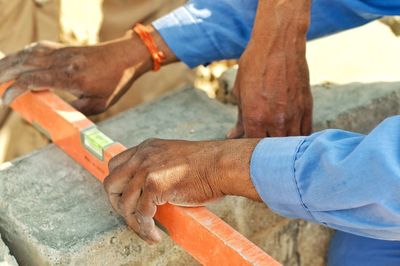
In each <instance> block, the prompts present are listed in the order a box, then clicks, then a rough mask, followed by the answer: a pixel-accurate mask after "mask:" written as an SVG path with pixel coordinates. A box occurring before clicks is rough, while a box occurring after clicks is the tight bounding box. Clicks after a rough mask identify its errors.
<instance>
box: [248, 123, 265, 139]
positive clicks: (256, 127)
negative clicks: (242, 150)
mask: <svg viewBox="0 0 400 266" xmlns="http://www.w3.org/2000/svg"><path fill="white" fill-rule="evenodd" d="M243 128H244V137H245V138H264V137H266V136H267V130H266V125H265V122H263V121H261V120H259V119H255V118H246V119H243Z"/></svg>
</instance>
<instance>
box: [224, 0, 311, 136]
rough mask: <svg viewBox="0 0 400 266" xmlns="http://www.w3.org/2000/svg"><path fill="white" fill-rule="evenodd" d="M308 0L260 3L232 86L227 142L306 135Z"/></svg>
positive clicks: (308, 123)
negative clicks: (234, 112) (233, 120)
mask: <svg viewBox="0 0 400 266" xmlns="http://www.w3.org/2000/svg"><path fill="white" fill-rule="evenodd" d="M309 20H310V0H297V1H291V0H260V1H259V4H258V9H257V15H256V18H255V23H254V28H253V32H252V36H251V39H250V42H249V44H248V46H247V48H246V50H245V51H244V53H243V55H242V56H241V58H240V61H239V70H238V75H237V77H236V82H235V86H234V94H235V96H236V98H237V100H238V107H239V113H238V120H237V124H236V126H235V127H234V128H233V129H232V130H231V131H230V132H229V133H228V138H240V137H250V138H254V137H259V138H261V137H268V136H270V137H278V136H293V135H308V134H310V133H311V129H312V125H311V123H312V95H311V92H310V85H309V73H308V66H307V61H306V34H307V31H308V26H309Z"/></svg>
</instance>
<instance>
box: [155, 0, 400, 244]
mask: <svg viewBox="0 0 400 266" xmlns="http://www.w3.org/2000/svg"><path fill="white" fill-rule="evenodd" d="M257 3H258V2H257V1H256V0H218V1H211V0H194V1H190V2H188V3H187V4H186V5H185V6H183V7H181V8H178V9H176V10H175V11H173V12H172V13H170V14H169V15H167V16H165V17H163V18H161V19H159V20H157V21H155V22H154V23H153V25H154V26H155V28H156V29H157V30H158V31H159V32H160V34H161V35H162V37H163V39H164V40H165V41H166V43H167V44H168V46H169V47H170V48H171V49H172V51H174V53H175V54H176V55H177V57H178V58H179V59H180V60H181V61H183V62H184V63H186V64H187V65H188V66H190V67H193V66H196V65H200V64H205V63H208V62H211V61H214V60H219V59H227V58H238V57H239V56H240V55H241V54H242V52H243V50H244V49H245V47H246V45H247V43H248V41H249V38H250V34H251V30H252V26H253V22H254V17H255V13H256V9H257ZM396 14H400V0H384V1H383V0H313V2H312V11H311V25H310V30H309V33H308V38H309V39H314V38H318V37H321V36H325V35H328V34H332V33H335V32H339V31H342V30H345V29H349V28H353V27H356V26H359V25H362V24H365V23H367V22H369V21H371V20H374V19H377V18H379V17H381V16H383V15H396ZM250 171H251V178H252V181H253V183H254V185H255V187H256V189H257V191H258V193H259V194H260V196H261V197H262V199H263V200H264V202H265V203H266V204H267V205H268V206H269V207H270V208H271V209H272V210H274V211H275V212H277V213H279V214H281V215H284V216H287V217H293V218H302V219H305V220H309V221H313V222H316V223H320V224H324V225H327V226H329V227H331V228H335V229H339V230H341V231H346V232H349V233H353V234H358V235H362V236H367V237H373V238H379V239H387V240H400V116H396V117H392V118H389V119H387V120H385V121H384V122H383V123H381V124H380V125H379V126H378V127H377V128H376V129H375V130H373V131H372V132H371V133H370V134H368V135H361V134H357V133H352V132H346V131H342V130H326V131H322V132H318V133H315V134H313V135H311V136H308V137H290V138H267V139H264V140H262V141H261V142H260V143H259V144H258V145H257V147H256V149H255V150H254V152H253V155H252V159H251V165H250Z"/></svg>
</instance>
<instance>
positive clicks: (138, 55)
mask: <svg viewBox="0 0 400 266" xmlns="http://www.w3.org/2000/svg"><path fill="white" fill-rule="evenodd" d="M149 29H150V34H151V35H152V37H153V39H154V42H155V43H156V45H157V47H158V49H159V50H160V51H162V52H163V53H164V55H165V60H164V61H163V63H162V65H167V64H170V63H173V62H176V61H177V58H176V56H175V54H174V53H173V52H172V50H171V49H170V48H169V47H168V45H167V44H166V43H165V41H164V40H163V39H162V37H161V35H160V34H159V33H158V32H157V30H156V29H154V27H152V26H149ZM106 45H110V48H111V49H110V50H111V52H112V53H114V55H115V57H118V59H119V60H120V63H121V64H122V65H123V67H124V68H126V69H128V68H134V69H135V73H136V76H140V75H143V74H144V73H146V72H148V71H151V70H152V69H153V63H154V62H153V58H152V56H151V54H150V52H149V50H148V49H147V47H146V45H145V44H144V42H143V41H142V40H141V39H140V37H139V36H138V35H137V34H136V33H135V32H133V30H129V31H128V32H127V33H126V34H125V36H124V37H122V38H119V39H117V40H114V41H111V42H108V43H106Z"/></svg>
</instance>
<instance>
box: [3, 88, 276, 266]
mask: <svg viewBox="0 0 400 266" xmlns="http://www.w3.org/2000/svg"><path fill="white" fill-rule="evenodd" d="M12 83H13V81H10V82H7V83H5V84H3V85H0V96H1V95H2V94H3V93H4V92H5V90H6V89H7V88H8V87H9V86H11V85H12ZM11 107H12V109H14V110H15V111H16V112H18V113H19V114H20V115H21V116H22V117H23V118H24V119H26V120H27V121H28V122H29V123H31V124H32V125H34V126H36V127H37V128H38V129H39V130H40V131H41V132H42V133H43V134H45V135H46V136H47V137H48V138H49V139H51V140H52V141H53V142H54V143H55V144H56V145H57V146H58V147H60V148H61V149H62V150H64V152H65V153H67V154H68V155H69V156H70V157H72V158H73V159H74V160H75V161H76V162H78V163H79V164H80V165H82V166H83V167H84V168H86V169H87V170H88V171H89V172H90V173H92V174H93V175H94V176H95V177H96V178H97V179H99V180H100V181H103V180H104V178H105V177H106V176H107V175H108V161H109V160H110V159H111V158H112V157H114V156H115V155H117V154H118V153H120V152H122V151H124V150H125V149H126V148H125V147H124V146H123V145H121V144H120V143H117V142H114V141H113V140H112V139H111V138H109V137H107V136H106V135H105V134H103V133H102V132H101V131H100V130H99V129H98V128H97V127H96V125H95V124H94V123H93V122H91V121H90V120H89V119H87V118H86V117H85V116H84V115H83V114H82V113H80V112H78V111H76V110H75V109H73V108H72V107H71V106H70V105H68V104H67V103H65V102H64V101H63V100H61V99H60V98H59V97H57V96H56V95H55V94H53V93H52V92H50V91H48V90H46V91H40V92H26V93H24V94H22V95H21V96H19V97H17V98H16V99H15V100H14V101H13V103H12V105H11ZM156 220H157V221H158V223H160V224H161V225H162V226H163V227H164V228H165V229H166V231H167V233H168V235H169V236H170V237H171V238H172V239H173V240H174V241H175V242H176V243H177V244H179V245H180V246H181V247H183V248H184V249H185V250H186V251H187V252H188V253H190V254H191V255H192V256H193V257H194V258H195V259H196V260H197V261H199V262H200V263H201V264H204V265H218V266H220V265H281V264H280V263H278V262H277V261H275V260H274V259H273V258H271V257H270V256H268V255H267V254H266V253H264V252H263V251H262V250H261V249H260V248H259V247H257V246H256V245H254V244H253V243H251V242H250V241H249V240H248V239H246V238H245V237H244V236H242V235H241V234H239V233H238V232H236V231H235V230H234V229H233V228H232V227H230V226H229V225H228V224H226V223H225V222H224V221H222V220H221V219H220V218H218V217H217V216H216V215H214V214H213V213H211V212H210V211H208V210H207V209H206V208H204V207H196V208H184V207H178V206H174V205H170V204H165V205H162V206H159V207H158V211H157V214H156Z"/></svg>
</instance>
